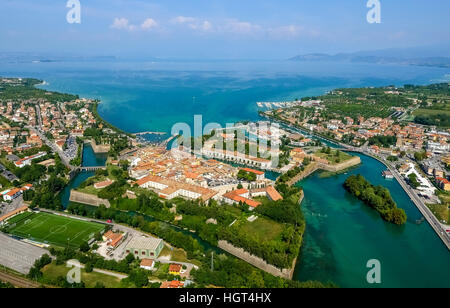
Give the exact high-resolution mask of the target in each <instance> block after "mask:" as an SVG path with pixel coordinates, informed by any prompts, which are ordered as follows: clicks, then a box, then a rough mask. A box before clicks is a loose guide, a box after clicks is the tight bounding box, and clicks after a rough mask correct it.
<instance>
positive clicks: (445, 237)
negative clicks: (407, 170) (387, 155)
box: [388, 166, 450, 250]
mask: <svg viewBox="0 0 450 308" xmlns="http://www.w3.org/2000/svg"><path fill="white" fill-rule="evenodd" d="M388 168H389V170H390V171H391V172H392V174H393V175H394V177H395V179H396V180H397V182H399V183H400V185H401V186H402V187H403V189H404V190H405V192H406V193H407V194H408V196H409V198H410V199H411V200H412V201H413V202H414V204H415V205H416V207H417V208H418V209H419V211H420V212H421V213H422V215H423V217H425V219H426V220H427V221H428V223H429V224H430V226H431V227H432V228H433V229H434V231H435V232H436V233H437V235H438V236H439V237H440V238H441V240H442V241H443V242H444V244H445V245H446V246H447V249H449V250H450V235H449V234H448V233H447V232H446V230H445V229H444V227H443V225H442V224H441V223H440V222H439V220H438V219H437V218H436V216H434V214H433V213H432V212H431V210H430V209H429V208H428V206H426V205H425V204H424V203H423V202H422V200H421V199H420V198H419V196H417V194H416V192H415V191H414V190H412V189H411V188H410V187H409V185H408V184H406V183H405V181H404V180H403V178H402V176H401V175H400V174H399V173H398V172H397V170H395V168H391V167H390V166H388Z"/></svg>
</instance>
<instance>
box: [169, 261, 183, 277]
mask: <svg viewBox="0 0 450 308" xmlns="http://www.w3.org/2000/svg"><path fill="white" fill-rule="evenodd" d="M182 268H183V266H182V265H181V264H175V263H174V264H170V266H169V274H170V275H174V276H179V275H180V274H181V270H182Z"/></svg>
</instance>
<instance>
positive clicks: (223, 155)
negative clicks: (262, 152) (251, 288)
mask: <svg viewBox="0 0 450 308" xmlns="http://www.w3.org/2000/svg"><path fill="white" fill-rule="evenodd" d="M202 154H203V155H205V156H207V157H210V158H213V159H222V160H227V161H232V162H236V163H239V164H244V165H249V166H253V167H256V168H259V169H262V170H267V169H271V168H272V161H270V160H267V159H264V158H259V157H254V156H250V155H245V154H242V153H239V152H231V151H227V150H217V149H206V148H203V150H202Z"/></svg>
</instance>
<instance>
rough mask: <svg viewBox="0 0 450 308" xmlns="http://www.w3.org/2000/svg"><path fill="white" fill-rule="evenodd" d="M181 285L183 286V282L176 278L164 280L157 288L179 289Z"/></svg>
mask: <svg viewBox="0 0 450 308" xmlns="http://www.w3.org/2000/svg"><path fill="white" fill-rule="evenodd" d="M183 286H184V282H182V281H178V280H173V281H164V282H163V283H162V284H161V286H160V287H159V288H160V289H180V288H182V287H183Z"/></svg>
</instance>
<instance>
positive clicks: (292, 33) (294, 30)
mask: <svg viewBox="0 0 450 308" xmlns="http://www.w3.org/2000/svg"><path fill="white" fill-rule="evenodd" d="M303 30H304V28H303V27H300V26H296V25H289V26H282V27H277V28H270V29H269V30H268V33H269V35H270V36H272V37H274V38H279V39H283V38H295V37H298V36H300V35H301V34H302V33H303Z"/></svg>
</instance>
